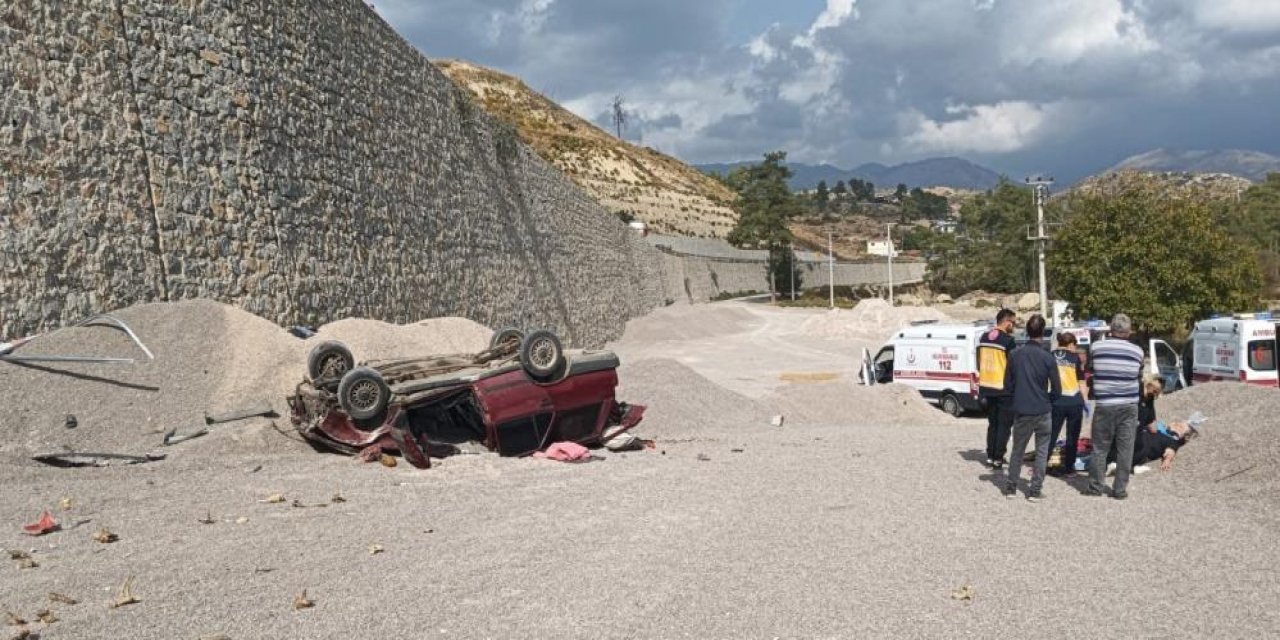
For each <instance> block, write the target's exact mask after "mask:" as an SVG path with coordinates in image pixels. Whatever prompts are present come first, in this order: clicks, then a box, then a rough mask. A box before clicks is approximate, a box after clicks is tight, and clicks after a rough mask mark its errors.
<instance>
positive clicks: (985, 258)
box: [930, 180, 1059, 295]
mask: <svg viewBox="0 0 1280 640" xmlns="http://www.w3.org/2000/svg"><path fill="white" fill-rule="evenodd" d="M1046 215H1048V216H1050V218H1051V219H1054V216H1057V215H1059V214H1058V213H1057V205H1056V203H1053V202H1051V203H1050V205H1049V206H1048V207H1046ZM1035 216H1036V213H1035V203H1034V202H1033V200H1032V195H1031V190H1030V189H1027V188H1025V187H1022V186H1019V185H1015V184H1013V183H1011V182H1009V181H1007V180H1005V181H1001V182H1000V184H999V185H998V186H996V188H995V189H992V190H991V191H988V192H987V193H984V194H982V195H980V196H978V197H976V198H974V199H973V200H970V201H968V202H966V203H965V204H964V206H963V207H961V209H960V228H961V230H962V232H961V235H962V238H959V239H957V241H956V246H955V249H954V250H953V251H950V252H948V253H947V254H946V257H945V260H944V261H943V262H942V263H940V264H937V265H931V266H930V271H931V274H930V279H931V281H932V282H933V283H934V286H935V287H936V288H938V289H940V290H942V291H945V292H947V293H950V294H952V295H957V294H961V293H964V292H966V291H971V290H974V289H986V290H988V291H1004V292H1014V291H1029V290H1031V289H1033V288H1034V286H1035V285H1036V284H1037V270H1036V254H1035V245H1034V243H1032V242H1030V241H1028V240H1027V225H1028V224H1031V223H1032V222H1033V221H1034V220H1035Z"/></svg>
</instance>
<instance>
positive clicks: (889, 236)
mask: <svg viewBox="0 0 1280 640" xmlns="http://www.w3.org/2000/svg"><path fill="white" fill-rule="evenodd" d="M894 224H896V223H893V222H890V223H888V224H886V225H885V227H884V240H885V251H884V253H885V255H886V256H889V306H891V307H892V306H893V225H894Z"/></svg>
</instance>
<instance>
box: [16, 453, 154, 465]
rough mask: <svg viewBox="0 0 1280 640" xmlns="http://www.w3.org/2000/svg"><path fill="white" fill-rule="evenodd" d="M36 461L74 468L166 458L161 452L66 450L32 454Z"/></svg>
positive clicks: (138, 462) (144, 461)
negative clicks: (79, 451)
mask: <svg viewBox="0 0 1280 640" xmlns="http://www.w3.org/2000/svg"><path fill="white" fill-rule="evenodd" d="M31 459H32V460H35V461H36V462H43V463H44V464H47V465H49V466H52V467H62V468H73V467H109V466H113V465H116V464H122V465H128V464H143V463H147V462H155V461H157V460H164V455H163V454H159V453H148V454H145V455H140V456H135V455H130V454H126V453H78V452H75V451H64V452H61V453H42V454H40V455H36V456H31Z"/></svg>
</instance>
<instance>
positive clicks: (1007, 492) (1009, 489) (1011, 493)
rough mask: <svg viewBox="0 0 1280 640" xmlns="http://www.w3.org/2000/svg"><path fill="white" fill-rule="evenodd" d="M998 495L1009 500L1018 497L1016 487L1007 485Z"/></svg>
mask: <svg viewBox="0 0 1280 640" xmlns="http://www.w3.org/2000/svg"><path fill="white" fill-rule="evenodd" d="M1000 494H1001V495H1003V496H1004V497H1005V498H1008V499H1009V500H1012V499H1014V498H1016V497H1018V489H1017V487H1014V486H1012V485H1008V486H1006V487H1004V488H1003V489H1001V490H1000Z"/></svg>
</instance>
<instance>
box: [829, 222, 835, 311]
mask: <svg viewBox="0 0 1280 640" xmlns="http://www.w3.org/2000/svg"><path fill="white" fill-rule="evenodd" d="M827 290H828V291H829V292H830V293H831V308H832V309H835V308H836V252H835V243H834V241H833V240H832V231H831V229H830V228H828V229H827Z"/></svg>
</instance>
